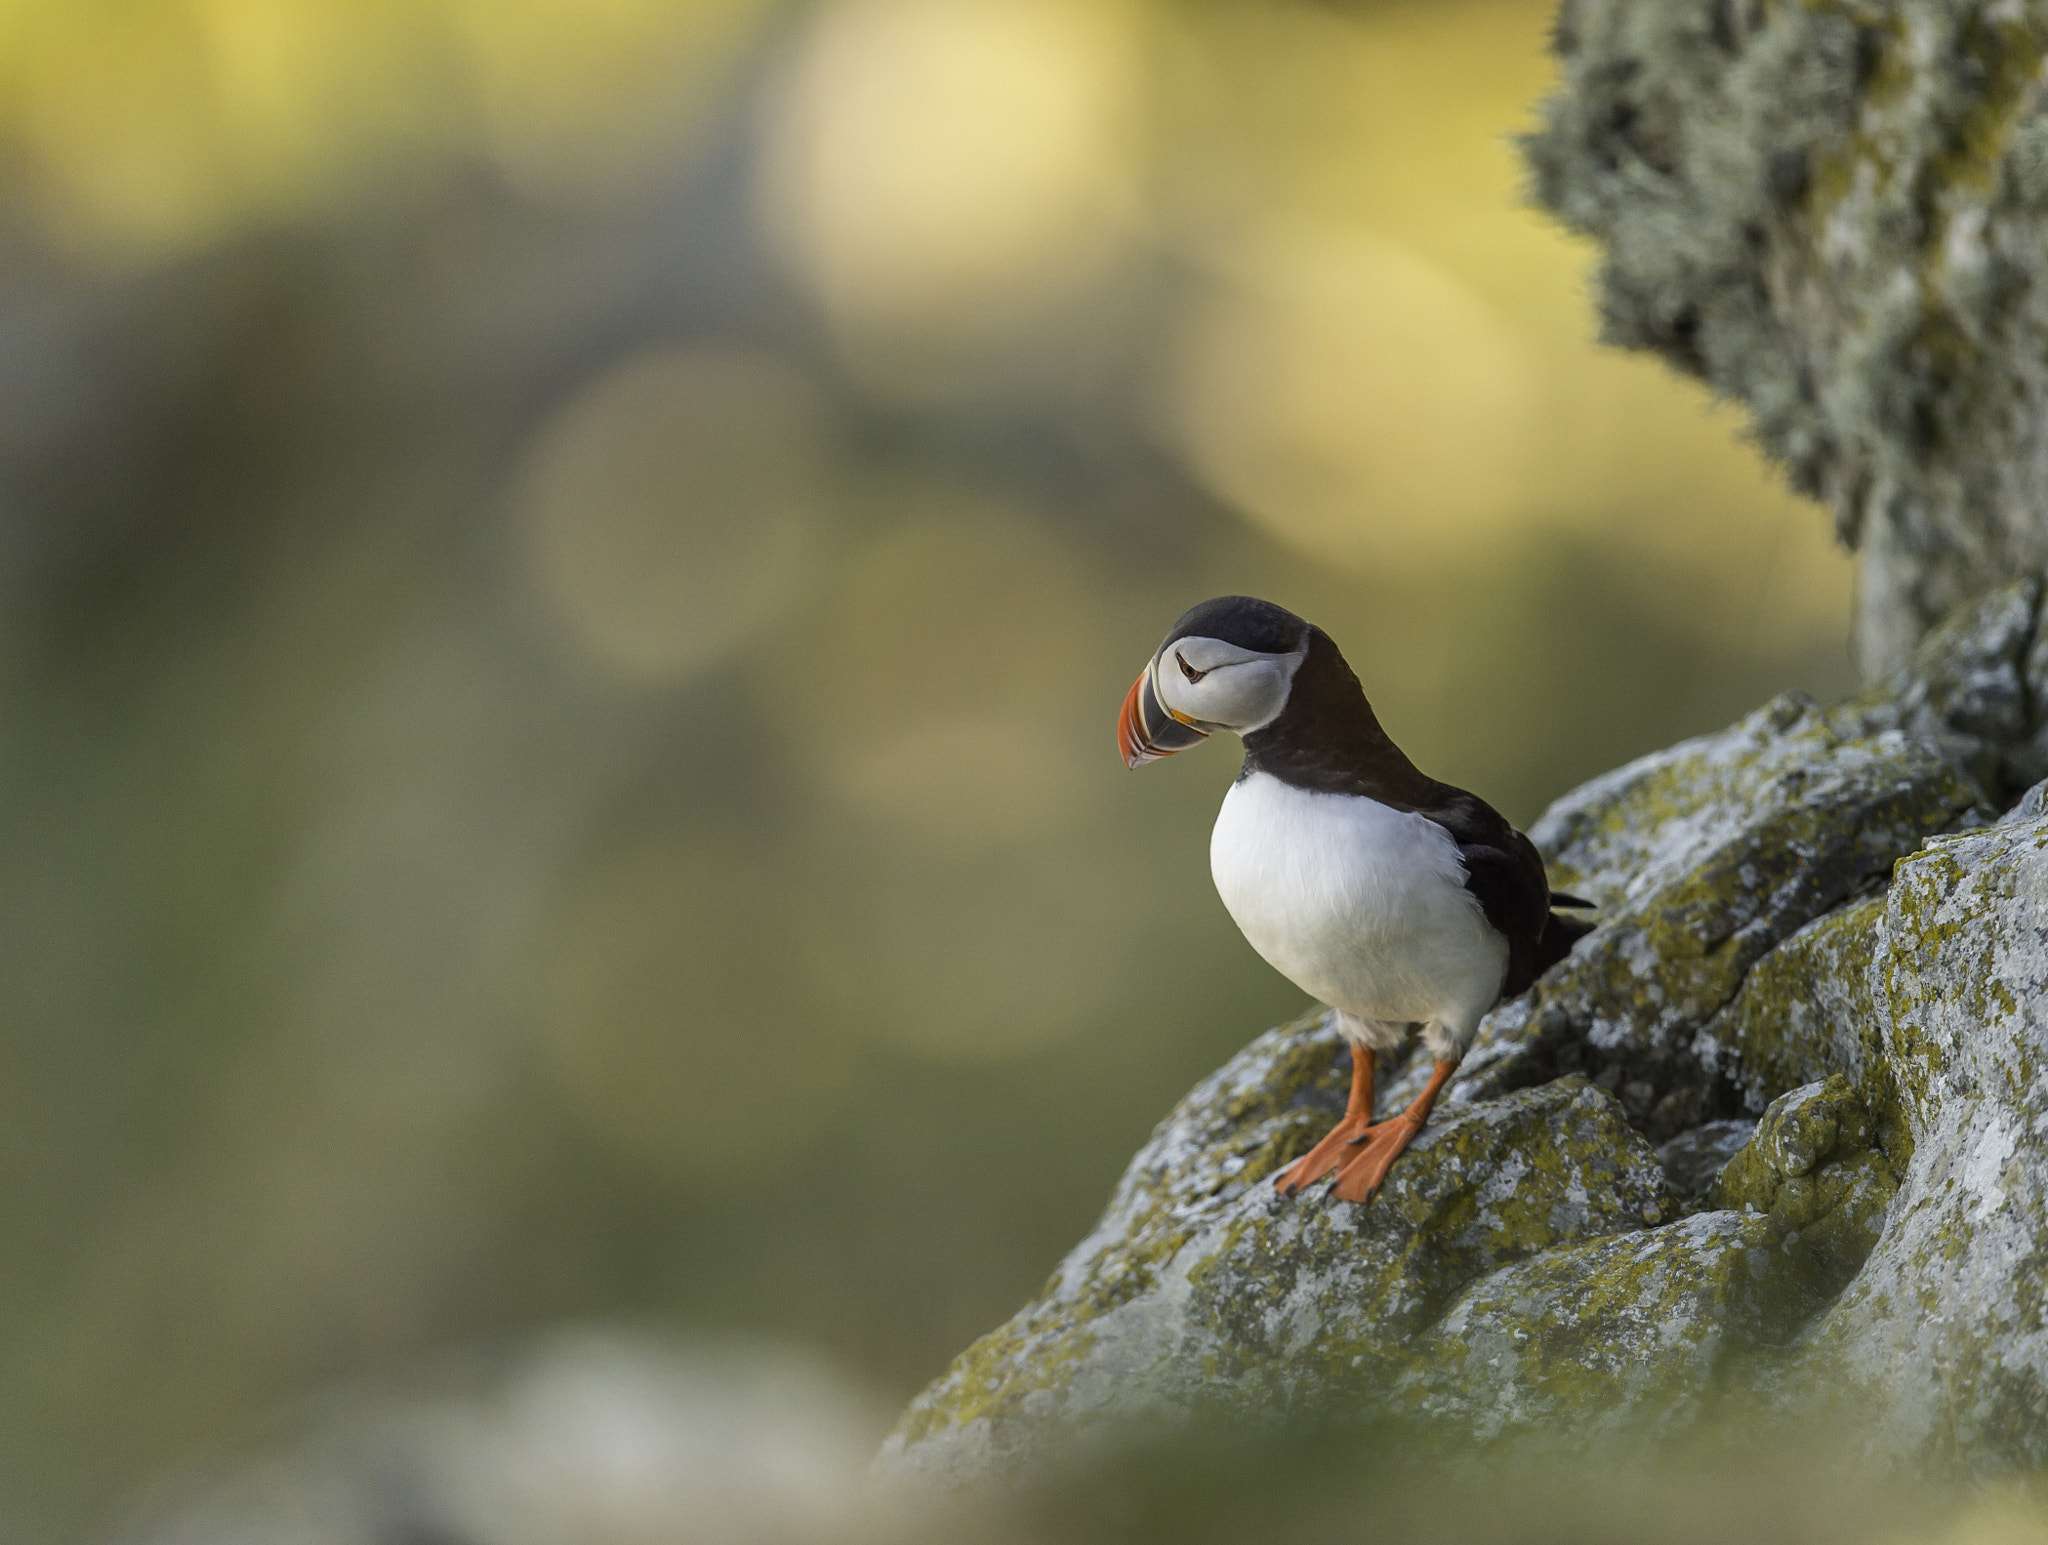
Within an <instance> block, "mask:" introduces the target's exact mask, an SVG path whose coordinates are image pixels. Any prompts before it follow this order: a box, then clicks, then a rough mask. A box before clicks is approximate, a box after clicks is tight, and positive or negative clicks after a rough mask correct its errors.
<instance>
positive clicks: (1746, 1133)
mask: <svg viewBox="0 0 2048 1545" xmlns="http://www.w3.org/2000/svg"><path fill="white" fill-rule="evenodd" d="M1755 1131H1756V1123H1755V1122H1754V1121H1749V1120H1745V1119H1744V1118H1743V1117H1740V1116H1731V1117H1728V1118H1726V1119H1724V1120H1721V1121H1703V1122H1701V1123H1700V1124H1699V1125H1698V1126H1696V1127H1689V1128H1687V1129H1686V1130H1685V1131H1683V1132H1681V1133H1679V1134H1678V1136H1676V1137H1674V1138H1672V1139H1671V1140H1670V1141H1669V1142H1666V1143H1664V1144H1663V1145H1661V1146H1660V1147H1659V1148H1658V1149H1657V1162H1658V1163H1659V1164H1661V1165H1663V1166H1664V1176H1665V1179H1666V1180H1668V1181H1669V1182H1670V1185H1671V1191H1672V1194H1673V1195H1675V1196H1676V1197H1678V1199H1679V1200H1680V1201H1682V1202H1697V1201H1702V1200H1704V1199H1705V1198H1706V1197H1707V1196H1708V1195H1709V1194H1711V1193H1712V1191H1713V1189H1714V1182H1715V1181H1717V1180H1719V1179H1720V1178H1721V1171H1722V1170H1724V1169H1726V1168H1727V1167H1728V1161H1729V1160H1730V1159H1732V1158H1734V1157H1735V1155H1736V1154H1737V1153H1739V1152H1741V1151H1742V1149H1743V1147H1744V1146H1745V1145H1746V1144H1747V1143H1748V1142H1749V1140H1750V1137H1751V1135H1752V1134H1754V1133H1755Z"/></svg>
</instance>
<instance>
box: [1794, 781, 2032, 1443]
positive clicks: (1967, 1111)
mask: <svg viewBox="0 0 2048 1545" xmlns="http://www.w3.org/2000/svg"><path fill="white" fill-rule="evenodd" d="M1876 971H1877V974H1878V976H1879V978H1880V980H1881V982H1882V984H1883V1013H1882V1015H1881V1024H1882V1027H1883V1031H1884V1040H1885V1050H1886V1054H1887V1057H1888V1060H1889V1063H1890V1065H1891V1066H1892V1067H1893V1068H1894V1069H1895V1070H1896V1071H1897V1074H1898V1082H1899V1088H1900V1096H1901V1100H1902V1104H1903V1108H1904V1112H1905V1116H1906V1120H1907V1122H1908V1124H1909V1126H1910V1131H1911V1138H1912V1154H1911V1158H1910V1160H1909V1161H1908V1162H1907V1164H1906V1165H1905V1168H1904V1173H1903V1174H1902V1175H1901V1177H1900V1186H1899V1192H1898V1195H1897V1197H1896V1199H1895V1200H1894V1201H1893V1202H1892V1203H1891V1205H1890V1208H1889V1215H1888V1222H1887V1224H1886V1226H1885V1228H1884V1230H1883V1234H1882V1237H1881V1238H1880V1239H1879V1240H1878V1242H1877V1245H1876V1248H1875V1249H1874V1250H1873V1251H1872V1253H1871V1255H1870V1258H1869V1259H1868V1261H1867V1262H1865V1263H1864V1265H1863V1268H1862V1270H1861V1271H1859V1272H1858V1273H1857V1275H1856V1278H1855V1280H1854V1281H1853V1282H1852V1283H1851V1284H1850V1285H1849V1288H1848V1291H1847V1292H1846V1293H1845V1294H1844V1295H1843V1296H1842V1298H1841V1300H1840V1302H1839V1303H1837V1304H1836V1305H1835V1306H1834V1307H1833V1308H1832V1309H1831V1310H1830V1311H1829V1312H1828V1314H1827V1315H1826V1316H1825V1318H1824V1319H1823V1320H1822V1322H1821V1323H1820V1324H1819V1326H1817V1327H1816V1329H1815V1331H1814V1333H1813V1335H1812V1337H1811V1341H1812V1347H1813V1351H1814V1362H1815V1366H1816V1368H1817V1369H1821V1370H1825V1374H1826V1375H1827V1376H1831V1377H1836V1378H1844V1379H1846V1380H1848V1381H1849V1382H1850V1383H1851V1384H1852V1385H1853V1386H1855V1387H1857V1388H1858V1389H1860V1390H1861V1391H1862V1392H1863V1401H1862V1403H1863V1405H1864V1406H1865V1408H1866V1409H1868V1410H1869V1411H1871V1412H1874V1413H1877V1419H1878V1427H1879V1432H1878V1437H1879V1439H1880V1441H1882V1442H1883V1443H1884V1444H1885V1446H1887V1447H1889V1448H1891V1449H1894V1450H1896V1451H1898V1452H1901V1453H1905V1454H1913V1455H1931V1456H1934V1457H1937V1458H1941V1459H1945V1460H1947V1461H1950V1462H1952V1463H1953V1464H1955V1465H1956V1466H1958V1467H1960V1468H1963V1469H1966V1470H1981V1469H1985V1468H1989V1467H1994V1466H1997V1465H2000V1464H2019V1465H2029V1466H2038V1465H2041V1464H2042V1463H2044V1462H2048V816H2035V817H2032V818H2030V819H2025V820H2019V821H2013V822H2007V823H2004V824H2001V825H1998V826H1994V827H1992V828H1991V829H1989V830H1986V831H1978V832H1970V833H1966V834H1963V835H1959V836H1955V837H1950V838H1947V839H1944V840H1941V841H1938V842H1936V843H1933V844H1931V845H1930V847H1929V849H1928V850H1927V851H1926V852H1925V853H1922V854H1919V855H1916V856H1915V857H1913V858H1911V859H1909V860H1907V861H1906V862H1905V863H1903V864H1901V865H1900V866H1899V874H1898V880H1897V882H1896V883H1895V884H1894V885H1893V887H1892V891H1891V894H1890V896H1889V898H1888V899H1887V902H1886V906H1885V914H1884V920H1883V933H1882V937H1881V940H1880V945H1879V952H1878V958H1877V965H1876ZM1816 1376H1817V1377H1818V1376H1821V1375H1819V1374H1817V1375H1816Z"/></svg>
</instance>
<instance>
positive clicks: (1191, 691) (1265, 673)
mask: <svg viewBox="0 0 2048 1545" xmlns="http://www.w3.org/2000/svg"><path fill="white" fill-rule="evenodd" d="M1308 639H1309V626H1308V624H1307V623H1305V622H1303V621H1302V620H1301V619H1300V618H1299V617H1297V616H1295V615H1294V613H1292V612H1290V611H1283V610H1281V609H1280V608H1279V607H1277V606H1275V605H1273V603H1272V602H1270V601H1257V600H1254V599H1252V597H1250V596H1248V595H1226V596H1218V597H1217V598H1216V599H1215V600H1213V601H1204V602H1203V603H1202V604H1201V605H1200V606H1197V607H1196V608H1194V610H1192V611H1190V612H1189V613H1188V614H1187V615H1186V616H1184V617H1182V618H1181V620H1180V621H1179V622H1176V623H1175V624H1174V625H1173V631H1172V632H1170V633H1168V634H1167V635H1166V642H1165V643H1163V644H1161V645H1160V646H1159V649H1158V652H1157V653H1156V654H1154V655H1153V656H1152V658H1151V660H1149V661H1148V662H1147V663H1146V665H1145V669H1144V670H1142V671H1140V672H1139V673H1138V679H1137V680H1136V681H1135V682H1133V683H1132V684H1131V690H1130V692H1129V694H1128V695H1126V696H1125V698H1124V711H1123V714H1122V715H1121V716H1120V717H1119V718H1118V720H1117V725H1116V743H1117V749H1118V750H1120V751H1122V752H1123V754H1124V761H1125V763H1126V764H1128V765H1129V766H1132V767H1142V766H1144V765H1145V764H1146V763H1147V762H1156V761H1157V760H1158V759H1159V758H1160V757H1162V756H1172V755H1173V753H1174V752H1176V751H1185V750H1187V748H1188V747H1189V746H1192V745H1194V744H1195V742H1197V741H1199V740H1202V739H1205V738H1206V737H1207V736H1208V735H1209V734H1211V733H1212V732H1213V731H1216V730H1230V731H1232V732H1233V733H1235V734H1238V735H1250V734H1252V733H1254V732H1255V731H1257V730H1262V729H1264V728H1265V727H1266V726H1267V725H1269V724H1271V723H1272V722H1273V721H1274V720H1275V719H1277V718H1279V717H1280V711H1281V710H1282V709H1284V708H1285V707H1286V706H1287V693H1288V691H1289V689H1290V688H1291V687H1292V686H1293V684H1294V673H1295V671H1296V670H1297V669H1298V668H1299V667H1300V665H1301V662H1302V660H1303V658H1304V657H1305V656H1306V655H1307V654H1308Z"/></svg>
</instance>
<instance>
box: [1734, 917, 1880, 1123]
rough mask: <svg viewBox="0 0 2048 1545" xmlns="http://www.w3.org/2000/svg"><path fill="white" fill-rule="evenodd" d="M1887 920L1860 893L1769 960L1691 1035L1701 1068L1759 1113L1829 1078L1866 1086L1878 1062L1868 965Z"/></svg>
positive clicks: (1876, 1020) (1805, 930) (1876, 1027)
mask: <svg viewBox="0 0 2048 1545" xmlns="http://www.w3.org/2000/svg"><path fill="white" fill-rule="evenodd" d="M1883 916H1884V896H1883V895H1882V894H1877V895H1871V896H1864V897H1861V898H1859V899H1857V900H1855V901H1852V902H1850V903H1849V904H1847V905H1846V906H1842V907H1838V908H1837V909H1836V910H1834V911H1833V912H1830V913H1828V914H1827V915H1826V916H1825V917H1820V918H1816V919H1815V920H1814V921H1813V922H1811V923H1809V924H1807V925H1806V926H1805V927H1804V928H1802V929H1800V930H1799V931H1798V932H1797V933H1795V934H1793V935H1792V937H1791V938H1789V939H1787V940H1786V941H1785V942H1784V943H1783V944H1781V945H1779V946H1778V947H1777V948H1776V949H1774V950H1772V951H1771V952H1770V953H1769V954H1768V955H1766V956H1764V958H1763V959H1762V960H1760V961H1758V962H1757V965H1756V969H1755V970H1753V971H1751V972H1750V973H1749V976H1748V977H1747V978H1746V979H1745V980H1744V982H1743V984H1742V990H1741V991H1740V992H1738V993H1737V994H1736V995H1735V998H1734V1000H1733V1001H1732V1002H1731V1003H1730V1004H1729V1005H1728V1006H1727V1007H1726V1008H1725V1009H1723V1010H1722V1011H1721V1012H1720V1013H1719V1014H1716V1015H1715V1016H1714V1017H1713V1019H1711V1020H1710V1021H1708V1023H1707V1024H1706V1026H1705V1027H1704V1028H1703V1029H1702V1030H1701V1031H1700V1033H1699V1034H1698V1036H1696V1037H1695V1038H1694V1040H1693V1052H1694V1055H1695V1056H1697V1057H1698V1058H1699V1061H1700V1065H1701V1067H1702V1068H1704V1069H1705V1070H1706V1071H1707V1072H1708V1073H1710V1074H1712V1075H1715V1076H1717V1077H1720V1078H1724V1079H1726V1080H1728V1081H1729V1082H1730V1083H1732V1084H1733V1085H1734V1086H1735V1087H1736V1088H1737V1089H1739V1090H1740V1091H1741V1092H1742V1097H1743V1103H1744V1104H1745V1105H1746V1106H1747V1107H1748V1108H1749V1109H1750V1110H1753V1111H1761V1110H1763V1109H1764V1107H1765V1106H1767V1105H1769V1104H1770V1102H1771V1101H1772V1100H1773V1099H1775V1098H1777V1096H1779V1095H1781V1094H1783V1093H1784V1092H1785V1091H1787V1090H1788V1089H1795V1088H1798V1087H1799V1086H1800V1085H1802V1084H1807V1083H1811V1082H1813V1081H1814V1080H1816V1079H1820V1078H1825V1077H1826V1076H1827V1075H1828V1074H1829V1073H1830V1072H1837V1073H1842V1074H1845V1075H1847V1076H1848V1078H1850V1079H1851V1080H1852V1081H1854V1082H1855V1083H1857V1084H1861V1083H1862V1082H1863V1080H1864V1079H1865V1078H1866V1077H1867V1076H1870V1074H1871V1073H1872V1071H1873V1070H1874V1069H1876V1068H1878V1067H1880V1066H1881V1064H1882V1052H1881V1048H1880V1047H1879V1045H1878V1019H1877V1009H1876V1004H1875V1001H1874V999H1873V997H1872V987H1871V979H1870V968H1871V962H1872V960H1873V958H1874V957H1875V954H1876V951H1877V937H1878V923H1879V921H1880V919H1881V918H1882V917H1883Z"/></svg>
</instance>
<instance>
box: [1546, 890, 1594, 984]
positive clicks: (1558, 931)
mask: <svg viewBox="0 0 2048 1545" xmlns="http://www.w3.org/2000/svg"><path fill="white" fill-rule="evenodd" d="M1550 900H1551V904H1552V905H1553V906H1566V907H1590V906H1591V905H1592V904H1593V903H1592V902H1590V901H1581V900H1579V898H1578V897H1576V896H1563V895H1558V896H1552V897H1551V898H1550ZM1594 926H1595V924H1594V922H1593V920H1592V919H1591V918H1588V917H1565V916H1563V915H1562V914H1560V913H1557V912H1551V913H1548V914H1546V915H1545V917H1544V919H1543V935H1542V937H1541V938H1539V939H1537V941H1536V974H1537V975H1538V976H1541V975H1542V974H1543V973H1544V972H1546V971H1548V970H1549V969H1550V968H1551V967H1552V966H1554V965H1556V964H1557V963H1558V962H1559V961H1560V960H1562V959H1564V957H1565V956H1567V955H1569V954H1570V953H1571V952H1572V946H1573V945H1574V944H1577V943H1578V942H1579V940H1581V939H1583V938H1585V937H1586V935H1587V934H1589V933H1591V932H1592V931H1593V929H1594Z"/></svg>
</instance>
